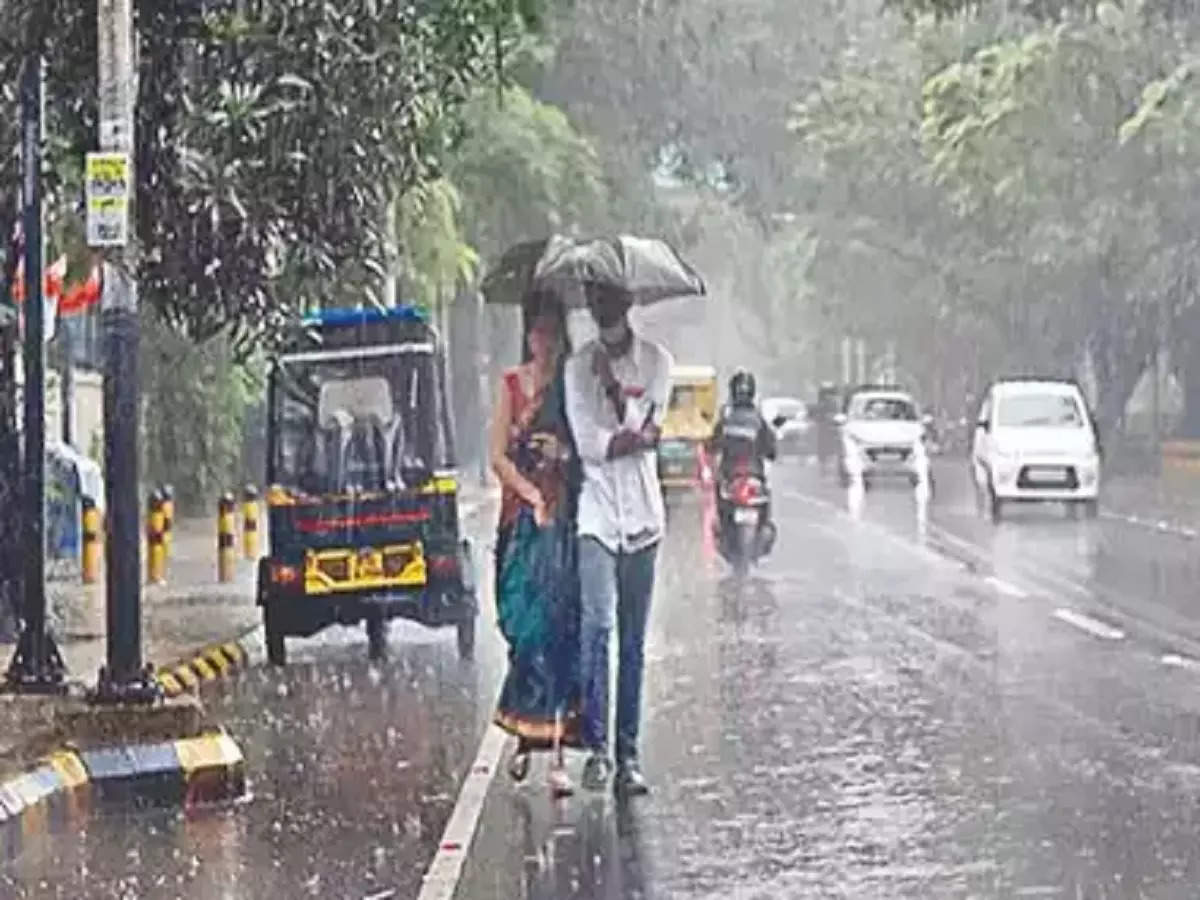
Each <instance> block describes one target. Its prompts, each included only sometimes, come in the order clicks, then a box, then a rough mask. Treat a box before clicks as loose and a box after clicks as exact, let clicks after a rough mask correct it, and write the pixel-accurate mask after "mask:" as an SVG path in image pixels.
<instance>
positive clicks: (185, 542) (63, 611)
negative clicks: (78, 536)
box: [0, 519, 265, 684]
mask: <svg viewBox="0 0 1200 900" xmlns="http://www.w3.org/2000/svg"><path fill="white" fill-rule="evenodd" d="M264 537H265V536H264ZM237 548H238V551H239V555H240V551H241V543H240V535H239V541H238V544H237ZM142 564H143V567H144V566H145V554H144V552H143V555H142ZM254 572H255V567H254V564H253V563H251V562H248V561H246V560H242V559H240V558H239V560H238V567H237V576H236V580H235V581H233V582H230V583H221V582H219V581H218V580H217V538H216V523H215V521H212V520H203V519H186V520H182V521H180V522H177V523H176V529H175V539H174V544H173V548H172V553H171V560H170V563H169V565H168V569H167V583H166V584H165V585H143V587H142V647H143V654H144V658H145V660H146V661H147V662H151V663H154V664H155V665H156V666H158V665H167V664H170V663H174V662H176V661H178V660H179V659H180V658H181V657H183V656H186V655H187V654H188V653H190V652H192V651H194V650H196V649H197V648H199V647H202V646H204V645H207V644H211V643H215V642H218V641H224V640H228V639H229V638H231V637H233V636H235V635H237V634H240V633H241V632H243V631H246V630H248V629H250V628H252V627H254V626H255V625H256V624H257V623H258V622H259V619H260V613H259V610H258V608H257V607H256V606H255V605H254ZM103 581H104V578H103V573H101V577H100V583H98V584H94V585H84V584H81V583H79V581H78V575H77V574H76V575H75V577H74V578H72V579H70V580H65V579H63V580H60V579H55V580H51V581H48V582H47V585H46V594H47V597H46V601H47V609H48V610H49V611H50V621H51V623H52V627H53V628H54V631H55V636H56V637H57V638H58V642H59V649H60V650H61V652H62V654H63V658H64V660H65V662H66V664H67V672H68V675H69V677H70V678H71V680H73V681H84V682H86V683H88V684H91V683H93V682H94V681H95V679H96V674H97V673H98V672H99V670H100V666H101V665H102V664H103V662H104V657H105V592H104V583H103ZM14 649H15V648H14V646H13V644H11V643H3V642H0V665H5V666H6V665H7V661H8V660H9V659H10V658H11V657H12V653H13V651H14Z"/></svg>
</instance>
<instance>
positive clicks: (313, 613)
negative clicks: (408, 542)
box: [263, 588, 478, 637]
mask: <svg viewBox="0 0 1200 900" xmlns="http://www.w3.org/2000/svg"><path fill="white" fill-rule="evenodd" d="M263 603H264V605H265V604H268V603H269V604H270V605H271V612H272V621H273V623H274V624H275V626H276V627H277V628H278V629H279V630H280V631H281V633H283V634H286V635H288V636H291V637H311V636H312V635H314V634H316V633H317V632H319V631H322V630H323V629H325V628H328V627H329V626H331V625H356V624H358V623H360V622H363V621H365V620H368V619H373V618H382V619H385V620H387V619H408V620H410V621H414V622H419V623H420V624H422V625H426V626H429V627H433V628H437V627H442V626H448V625H457V624H458V623H459V622H461V621H462V620H463V619H466V618H473V617H474V616H475V615H476V614H477V613H478V605H477V602H476V600H475V597H474V595H473V594H471V593H469V592H466V591H463V590H461V589H459V590H457V591H456V590H452V589H448V590H442V591H438V590H436V589H432V588H430V589H426V590H423V591H419V592H412V593H396V592H389V593H373V594H362V595H359V594H342V595H339V596H336V597H306V596H290V597H289V596H275V597H267V598H266V599H265V600H264V601H263Z"/></svg>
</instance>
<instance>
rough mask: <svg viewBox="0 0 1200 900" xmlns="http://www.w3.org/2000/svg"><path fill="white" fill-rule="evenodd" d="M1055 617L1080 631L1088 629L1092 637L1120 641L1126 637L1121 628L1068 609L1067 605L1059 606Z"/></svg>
mask: <svg viewBox="0 0 1200 900" xmlns="http://www.w3.org/2000/svg"><path fill="white" fill-rule="evenodd" d="M1054 618H1056V619H1058V620H1059V621H1060V622H1066V623H1067V624H1068V625H1072V626H1074V627H1075V628H1078V629H1079V630H1080V631H1086V632H1087V633H1088V634H1090V635H1091V636H1092V637H1098V638H1100V639H1101V640H1105V641H1120V640H1124V639H1125V632H1124V631H1122V630H1121V629H1120V628H1114V627H1113V626H1112V625H1109V624H1108V623H1107V622H1101V621H1100V620H1099V619H1093V618H1092V617H1091V616H1089V615H1086V614H1084V613H1081V612H1076V611H1075V610H1073V609H1067V608H1066V607H1065V606H1063V607H1059V608H1058V609H1056V610H1055V611H1054Z"/></svg>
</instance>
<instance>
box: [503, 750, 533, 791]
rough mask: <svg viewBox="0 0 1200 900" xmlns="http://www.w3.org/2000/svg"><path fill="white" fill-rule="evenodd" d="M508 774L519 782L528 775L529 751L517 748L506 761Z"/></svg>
mask: <svg viewBox="0 0 1200 900" xmlns="http://www.w3.org/2000/svg"><path fill="white" fill-rule="evenodd" d="M508 774H509V776H510V777H511V778H512V780H513V781H515V782H517V783H518V784H520V783H521V782H522V781H524V780H525V778H526V777H527V776H528V775H529V751H528V750H518V751H517V752H516V753H514V754H513V756H512V759H510V760H509V761H508Z"/></svg>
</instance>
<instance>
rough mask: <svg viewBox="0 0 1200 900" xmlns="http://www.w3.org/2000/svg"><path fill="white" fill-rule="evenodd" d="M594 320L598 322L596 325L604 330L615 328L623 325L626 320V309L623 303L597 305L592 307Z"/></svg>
mask: <svg viewBox="0 0 1200 900" xmlns="http://www.w3.org/2000/svg"><path fill="white" fill-rule="evenodd" d="M591 311H592V318H593V319H595V320H596V324H597V325H599V326H600V327H601V328H603V329H606V330H607V329H609V328H613V327H614V326H616V325H619V324H621V321H622V320H623V319H624V318H625V311H626V307H625V306H624V304H621V303H613V302H611V301H610V302H607V303H595V304H592V307H591Z"/></svg>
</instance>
